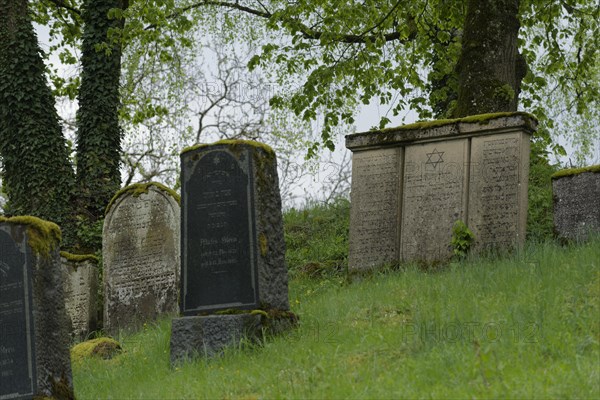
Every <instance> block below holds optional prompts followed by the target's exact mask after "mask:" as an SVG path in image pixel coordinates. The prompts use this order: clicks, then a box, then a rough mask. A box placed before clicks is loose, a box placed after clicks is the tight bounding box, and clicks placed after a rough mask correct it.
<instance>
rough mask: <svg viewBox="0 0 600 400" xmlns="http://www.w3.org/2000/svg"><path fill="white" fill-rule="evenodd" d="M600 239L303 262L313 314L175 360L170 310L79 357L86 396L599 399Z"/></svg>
mask: <svg viewBox="0 0 600 400" xmlns="http://www.w3.org/2000/svg"><path fill="white" fill-rule="evenodd" d="M599 263H600V239H598V238H596V239H595V240H593V241H591V242H589V243H588V244H585V245H581V246H573V247H559V246H556V245H554V244H538V245H535V246H532V247H530V248H528V249H526V250H524V251H522V252H520V253H518V254H514V255H511V256H505V257H502V258H498V259H494V260H490V259H476V258H472V259H467V260H465V261H462V262H459V263H455V264H452V265H451V266H450V267H448V268H447V269H445V270H442V271H438V272H429V273H428V272H423V271H420V270H419V269H418V268H416V267H411V266H409V267H406V268H405V269H404V270H401V271H394V272H388V273H381V274H374V275H372V276H369V277H367V278H364V279H363V280H362V281H360V282H355V283H346V282H345V281H344V280H343V279H333V278H331V279H314V278H309V277H308V276H307V275H306V274H298V275H297V276H296V278H295V279H293V280H292V281H291V283H290V301H291V304H292V308H293V311H295V312H296V313H298V314H299V315H300V318H301V320H300V325H299V326H298V328H297V329H295V330H293V331H291V332H289V333H288V334H286V335H283V336H280V337H276V338H271V339H266V340H264V342H263V343H261V344H260V345H252V344H248V343H241V344H240V345H239V346H237V348H232V349H230V350H228V351H227V352H225V354H224V355H223V356H222V357H219V358H216V359H212V360H203V359H201V360H196V361H193V362H188V363H185V364H182V365H179V366H178V367H177V368H174V369H171V368H170V366H169V354H168V353H169V345H168V344H169V334H170V324H169V321H168V320H164V321H162V322H160V323H158V324H155V325H152V326H150V327H147V328H145V329H144V330H143V331H142V332H140V333H138V334H136V335H133V336H128V337H125V338H121V339H122V345H123V348H124V349H125V352H124V354H122V355H120V356H118V357H117V358H115V359H113V360H94V359H90V360H85V361H84V362H78V363H75V364H74V380H75V392H76V395H77V397H78V398H80V399H86V398H90V399H91V398H93V399H97V398H115V399H122V398H144V399H148V398H210V399H213V398H246V399H254V398H417V397H419V398H421V397H426V398H492V397H494V398H544V399H546V398H599V397H600V364H599V357H600V321H599V315H600V268H599V267H600V265H599Z"/></svg>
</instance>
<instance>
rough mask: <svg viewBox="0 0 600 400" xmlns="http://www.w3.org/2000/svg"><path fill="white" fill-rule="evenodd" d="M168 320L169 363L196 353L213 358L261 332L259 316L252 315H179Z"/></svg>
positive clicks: (191, 356)
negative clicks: (169, 327) (169, 321)
mask: <svg viewBox="0 0 600 400" xmlns="http://www.w3.org/2000/svg"><path fill="white" fill-rule="evenodd" d="M171 323H172V325H171V364H175V363H177V362H178V361H182V360H185V359H186V358H193V357H196V356H200V357H213V356H215V355H217V354H219V353H220V352H221V351H222V350H223V349H224V348H225V347H231V346H235V345H236V344H239V343H240V341H241V340H242V339H248V340H253V339H254V338H256V337H257V336H258V335H259V334H260V332H261V316H260V315H251V314H236V315H207V316H196V317H182V318H174V319H173V321H172V322H171Z"/></svg>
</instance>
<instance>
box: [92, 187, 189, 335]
mask: <svg viewBox="0 0 600 400" xmlns="http://www.w3.org/2000/svg"><path fill="white" fill-rule="evenodd" d="M178 200H179V196H178V195H177V194H176V193H175V192H173V191H172V190H170V189H168V188H166V187H164V186H163V185H161V184H159V183H147V184H135V185H131V186H128V187H126V188H124V189H122V190H121V191H120V192H119V193H117V194H116V195H115V197H114V198H113V199H112V200H111V204H109V206H108V208H107V214H106V218H105V220H104V230H103V235H102V259H103V264H104V272H103V274H104V275H103V276H104V329H105V331H107V332H109V333H116V332H117V331H118V330H119V329H136V328H138V327H139V326H140V325H141V324H143V323H144V322H147V321H151V320H154V319H156V318H157V317H158V316H159V315H161V314H166V313H176V312H177V310H178V293H179V273H180V255H179V254H180V251H179V248H180V247H179V246H180V244H179V242H180V240H179V234H180V225H179V220H180V210H179V204H178Z"/></svg>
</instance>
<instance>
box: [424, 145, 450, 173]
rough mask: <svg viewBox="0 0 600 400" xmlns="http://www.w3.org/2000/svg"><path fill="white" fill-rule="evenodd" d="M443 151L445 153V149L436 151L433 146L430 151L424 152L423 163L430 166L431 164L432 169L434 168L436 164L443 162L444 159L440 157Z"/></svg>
mask: <svg viewBox="0 0 600 400" xmlns="http://www.w3.org/2000/svg"><path fill="white" fill-rule="evenodd" d="M444 153H445V151H437V149H436V148H434V149H433V151H432V152H431V153H426V154H427V161H426V162H425V165H431V166H433V169H436V168H437V166H438V164H441V163H443V162H444V159H443V158H442V156H443V155H444Z"/></svg>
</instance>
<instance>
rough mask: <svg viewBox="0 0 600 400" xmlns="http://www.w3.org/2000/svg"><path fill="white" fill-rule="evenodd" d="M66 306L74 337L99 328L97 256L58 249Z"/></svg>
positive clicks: (78, 337) (83, 337) (81, 336)
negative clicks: (59, 250)
mask: <svg viewBox="0 0 600 400" xmlns="http://www.w3.org/2000/svg"><path fill="white" fill-rule="evenodd" d="M60 257H61V262H62V266H63V268H62V272H63V282H64V291H65V305H66V308H67V314H68V316H69V318H70V319H71V335H72V337H73V338H75V339H76V340H84V339H85V338H86V336H87V335H88V334H89V333H91V332H93V331H95V330H96V329H98V258H97V257H95V256H93V255H76V254H70V253H67V252H63V251H61V252H60Z"/></svg>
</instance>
